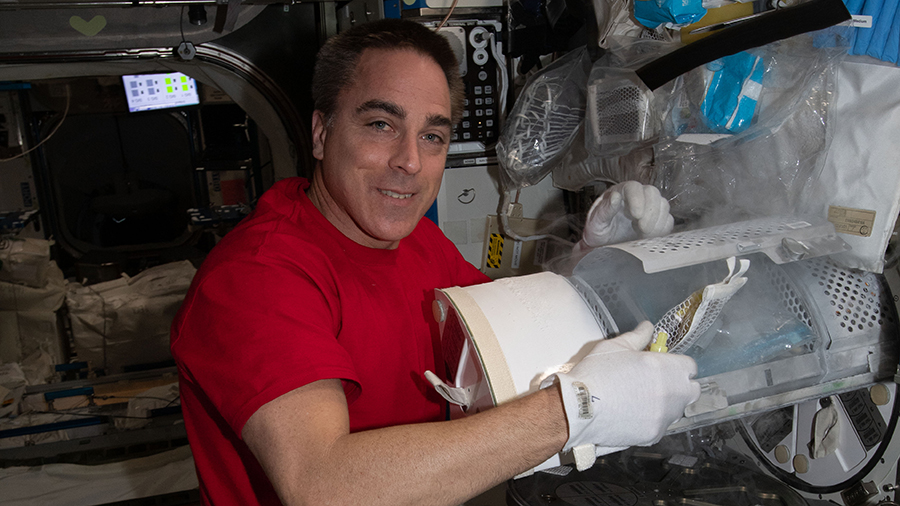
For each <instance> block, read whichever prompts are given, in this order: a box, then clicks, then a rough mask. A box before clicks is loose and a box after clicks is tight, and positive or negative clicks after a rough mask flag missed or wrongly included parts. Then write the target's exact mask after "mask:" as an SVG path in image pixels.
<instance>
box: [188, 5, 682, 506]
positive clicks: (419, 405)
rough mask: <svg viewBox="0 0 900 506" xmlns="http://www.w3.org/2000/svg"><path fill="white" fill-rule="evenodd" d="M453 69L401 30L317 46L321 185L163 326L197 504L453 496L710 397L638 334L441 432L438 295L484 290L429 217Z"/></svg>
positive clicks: (647, 426) (199, 284) (389, 28)
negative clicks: (447, 290) (475, 287)
mask: <svg viewBox="0 0 900 506" xmlns="http://www.w3.org/2000/svg"><path fill="white" fill-rule="evenodd" d="M457 68H458V67H457V64H456V61H455V58H454V56H453V53H452V50H451V49H450V47H449V44H447V42H446V41H445V40H444V39H443V37H441V36H440V35H437V34H434V33H433V32H431V31H430V30H428V29H427V28H425V27H423V26H421V25H418V24H416V23H413V22H409V21H400V20H384V21H379V22H372V23H367V24H364V25H361V26H359V27H357V28H355V29H353V30H350V31H348V32H344V33H342V34H340V35H338V36H336V37H334V38H332V39H330V40H329V41H328V42H327V43H326V45H325V46H324V47H323V49H322V50H321V51H320V54H319V59H318V62H317V65H316V69H315V77H314V84H313V94H314V99H315V102H316V104H315V105H316V111H315V113H314V115H313V123H312V125H313V155H314V156H315V158H316V159H317V160H318V163H317V167H316V170H315V172H314V175H313V178H312V180H311V181H308V182H307V181H306V180H303V179H299V178H294V179H288V180H284V181H281V182H279V183H277V184H276V185H275V186H274V187H273V188H272V189H270V190H269V191H268V192H267V193H266V194H265V195H264V196H263V198H262V199H261V200H260V203H259V205H258V206H257V208H256V210H255V211H254V212H253V214H252V215H251V216H249V217H248V218H247V219H246V220H244V222H242V223H241V224H240V225H239V226H238V227H237V228H235V230H233V231H232V232H230V233H229V234H228V235H227V236H226V237H225V238H224V239H223V240H222V241H221V242H220V243H219V244H218V245H217V246H216V248H214V250H213V251H212V252H211V253H210V255H209V257H208V258H207V259H206V260H205V261H204V263H203V265H202V266H201V268H200V270H199V272H198V274H197V276H196V278H195V280H194V282H193V284H192V287H191V290H190V291H189V293H188V295H187V297H186V299H185V301H184V303H183V305H182V308H181V310H180V312H179V315H178V316H177V317H176V319H175V321H174V323H173V326H172V352H173V355H174V356H175V359H176V361H177V363H178V367H179V373H180V380H181V394H182V404H183V410H184V414H185V424H186V428H187V431H188V437H189V439H190V441H191V445H192V450H193V453H194V458H195V462H196V466H197V472H198V477H199V480H200V484H201V492H202V496H203V499H204V502H205V503H207V504H213V503H214V504H218V505H221V504H242V505H248V504H274V503H277V502H278V501H280V502H281V503H283V504H286V505H293V504H315V505H321V504H366V505H374V504H388V505H393V506H395V505H401V504H415V505H422V504H435V505H440V504H446V505H454V504H459V503H462V502H463V501H465V500H466V499H467V498H470V497H473V496H475V495H477V494H479V493H481V492H482V491H484V490H487V489H488V488H491V487H493V486H494V485H496V484H498V483H501V482H502V481H504V480H506V479H509V478H510V477H512V476H514V475H516V474H519V473H521V472H523V471H525V470H527V469H530V468H532V467H534V466H535V465H537V464H539V463H541V462H543V461H544V460H546V459H547V458H548V457H550V456H551V455H553V454H554V453H556V452H558V451H560V450H561V449H563V448H564V447H565V448H567V449H568V448H573V447H576V446H583V445H593V444H597V445H605V446H607V447H614V446H624V445H632V444H649V443H652V442H654V441H656V440H658V439H659V438H660V437H661V435H662V434H663V432H664V431H665V429H666V427H668V425H669V424H670V423H671V422H673V421H674V420H675V419H677V418H678V417H679V416H680V415H681V413H682V411H683V409H684V406H685V405H686V404H688V403H689V402H692V401H693V400H695V399H696V398H697V396H698V395H699V386H698V385H697V383H696V382H693V381H691V380H690V378H691V376H692V375H693V373H694V371H695V370H696V367H695V365H694V363H693V361H692V360H691V359H689V358H687V357H679V356H668V355H665V354H658V353H649V352H641V351H637V350H639V349H641V348H642V347H643V346H644V345H646V341H647V340H649V332H650V331H649V329H648V328H647V326H646V325H645V326H643V327H639V331H636V332H632V333H627V334H625V335H623V336H620V337H618V338H615V339H608V340H605V341H603V342H601V344H600V345H598V346H597V348H595V352H594V353H593V354H592V355H590V356H589V357H587V358H585V359H584V360H583V361H582V362H581V363H579V364H577V365H576V366H575V368H574V369H573V370H572V371H571V373H569V374H565V375H563V374H561V375H559V378H558V385H560V386H557V383H554V384H550V385H549V386H548V387H547V388H544V389H542V390H540V391H539V392H536V393H534V394H531V395H528V396H525V397H523V398H520V399H517V400H515V401H512V402H509V403H507V404H504V405H502V406H499V407H497V408H494V409H491V410H488V411H486V412H483V413H480V414H478V415H474V416H470V417H466V418H464V419H460V420H452V421H446V420H445V418H446V412H445V404H444V403H443V401H442V400H441V398H440V397H439V396H438V395H437V394H436V392H434V391H433V389H432V388H431V386H430V385H429V384H428V382H427V381H426V380H425V379H424V377H423V373H424V371H425V370H429V369H430V370H443V367H435V364H440V363H441V361H442V360H443V357H441V356H440V346H438V345H437V339H438V336H437V332H436V328H437V327H436V324H435V322H434V321H433V318H432V317H431V312H430V308H431V300H433V290H434V289H435V288H441V287H447V286H454V285H470V284H474V283H479V282H485V281H488V280H487V278H486V277H485V276H484V275H483V274H481V273H479V272H478V271H477V270H476V269H475V268H474V267H472V266H471V265H469V264H468V263H466V262H465V261H464V260H463V259H462V257H461V256H460V255H459V253H458V252H457V251H456V249H455V248H454V247H453V245H452V243H450V242H449V241H448V240H447V239H446V238H444V237H443V235H442V234H441V233H440V231H439V229H437V227H436V226H435V225H434V224H432V223H430V222H429V220H423V219H421V218H422V216H423V215H424V213H425V211H426V210H427V209H428V208H429V207H430V205H431V203H432V202H433V201H434V199H435V198H436V196H437V192H438V188H439V185H440V182H441V178H442V173H443V169H444V162H445V158H446V155H447V149H448V144H449V139H450V136H451V131H452V126H453V124H454V123H455V122H456V121H457V120H458V119H459V116H460V115H461V102H462V83H461V81H460V79H459V76H458V75H457ZM626 193H627V192H626ZM657 195H658V193H657ZM619 200H621V198H620V199H619ZM665 214H666V215H667V214H668V211H667V210H666V211H665ZM635 220H637V218H636V217H635ZM651 221H654V222H659V221H660V220H659V219H658V217H653V219H652V220H651ZM663 221H665V220H663ZM669 228H671V224H669ZM641 342H643V344H641ZM610 356H614V360H609V359H608V358H609V357H610ZM601 370H602V372H603V374H605V376H604V377H605V378H609V377H613V378H616V380H615V382H614V383H615V384H614V385H613V384H612V383H613V382H610V381H608V380H604V383H605V384H597V380H596V378H595V377H594V376H595V375H594V372H597V371H601ZM623 371H624V372H628V373H629V374H624V375H622V377H621V380H620V379H619V376H616V374H618V373H621V372H623ZM636 372H640V374H636ZM613 389H615V392H616V393H615V395H606V394H607V393H611V392H612V390H613ZM576 413H577V414H576ZM610 420H615V422H614V423H612V424H613V425H616V426H617V427H619V430H614V429H615V427H611V426H610V424H611V422H610ZM604 433H615V434H616V437H614V438H612V439H610V438H605V437H604Z"/></svg>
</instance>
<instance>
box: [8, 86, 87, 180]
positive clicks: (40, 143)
mask: <svg viewBox="0 0 900 506" xmlns="http://www.w3.org/2000/svg"><path fill="white" fill-rule="evenodd" d="M71 100H72V92H71V90H70V89H69V85H68V84H67V85H66V109H65V110H64V111H63V115H62V118H60V119H59V123H57V124H56V126H55V127H53V130H52V131H51V132H50V134H49V135H47V137H44V139H43V140H42V141H41V142H39V143H37V144H35V145H34V146H33V147H32V148H31V149H28V150H26V151H23V152H21V153H19V154H18V155H16V156H14V157H12V158H0V163H3V162H8V161H10V160H15V159H16V158H22V157H23V156H25V155H27V154H28V153H31V152H32V151H34V150H35V149H37V148H39V147H41V145H42V144H44V143H45V142H47V141H49V140H50V138H51V137H53V135H54V134H55V133H56V131H57V130H59V127H60V126H62V124H63V122H64V121H65V120H66V116H68V115H69V103H70V102H71Z"/></svg>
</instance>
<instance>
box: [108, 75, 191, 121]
mask: <svg viewBox="0 0 900 506" xmlns="http://www.w3.org/2000/svg"><path fill="white" fill-rule="evenodd" d="M122 83H123V84H124V86H125V96H126V97H127V99H128V110H129V111H130V112H138V111H153V110H157V109H168V108H171V107H184V106H190V105H198V104H199V103H200V95H199V94H198V93H197V82H196V81H194V79H193V78H191V77H188V76H186V75H184V74H182V73H180V72H169V73H164V74H141V75H130V76H122Z"/></svg>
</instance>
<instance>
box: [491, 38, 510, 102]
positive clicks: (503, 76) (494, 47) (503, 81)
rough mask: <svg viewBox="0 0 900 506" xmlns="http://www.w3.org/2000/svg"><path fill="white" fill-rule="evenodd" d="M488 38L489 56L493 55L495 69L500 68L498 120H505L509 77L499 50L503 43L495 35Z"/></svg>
mask: <svg viewBox="0 0 900 506" xmlns="http://www.w3.org/2000/svg"><path fill="white" fill-rule="evenodd" d="M488 36H489V37H490V38H491V44H490V46H491V54H493V55H494V60H495V61H496V62H497V67H499V68H500V118H505V117H506V94H507V93H508V92H509V75H508V74H507V72H506V57H505V56H503V51H502V50H501V49H500V46H502V45H503V42H501V41H500V39H499V38H498V37H497V34H496V33H489V34H488Z"/></svg>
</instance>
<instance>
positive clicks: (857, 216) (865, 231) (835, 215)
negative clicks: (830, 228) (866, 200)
mask: <svg viewBox="0 0 900 506" xmlns="http://www.w3.org/2000/svg"><path fill="white" fill-rule="evenodd" d="M828 221H830V222H831V223H833V224H834V229H835V230H836V231H838V232H840V233H842V234H850V235H858V236H860V237H869V236H870V235H872V226H873V225H874V224H875V211H869V210H866V209H850V208H849V207H839V206H828Z"/></svg>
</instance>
